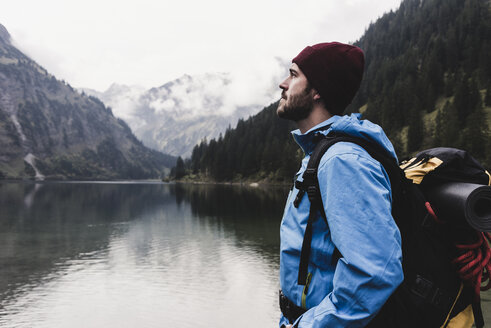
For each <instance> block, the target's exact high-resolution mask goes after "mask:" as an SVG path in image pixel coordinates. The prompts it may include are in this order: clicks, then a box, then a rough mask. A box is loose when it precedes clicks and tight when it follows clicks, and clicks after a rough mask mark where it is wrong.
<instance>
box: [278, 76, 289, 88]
mask: <svg viewBox="0 0 491 328" xmlns="http://www.w3.org/2000/svg"><path fill="white" fill-rule="evenodd" d="M288 79H289V78H288V77H287V78H286V79H284V80H283V82H281V83H280V89H282V90H284V91H286V90H288Z"/></svg>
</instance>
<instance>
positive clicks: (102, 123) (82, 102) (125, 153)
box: [0, 25, 176, 180]
mask: <svg viewBox="0 0 491 328" xmlns="http://www.w3.org/2000/svg"><path fill="white" fill-rule="evenodd" d="M175 160H176V158H175V157H172V156H170V155H165V154H163V153H161V152H158V151H155V150H151V149H149V148H147V147H145V146H144V145H143V144H142V142H140V141H139V140H138V139H137V138H136V137H135V136H134V135H133V133H132V131H131V129H130V128H129V127H128V125H127V124H126V123H125V122H124V121H123V120H121V119H119V118H116V117H115V116H114V115H113V113H112V111H111V109H110V108H108V107H106V106H105V105H104V104H103V103H102V102H101V101H100V100H99V99H97V98H96V97H93V96H89V95H86V94H84V93H81V92H79V91H77V90H74V89H73V88H72V87H71V86H70V85H69V84H67V83H65V82H63V81H60V80H57V79H56V78H55V77H54V76H53V75H51V74H49V73H48V72H47V71H46V70H45V69H44V68H43V67H41V66H40V65H38V64H37V63H36V62H34V61H33V60H32V59H30V58H29V57H27V56H26V55H24V54H23V53H22V52H21V51H19V50H18V49H17V48H16V47H15V46H14V45H13V44H12V42H11V37H10V35H9V33H8V31H7V30H6V28H5V27H4V26H2V25H0V178H7V179H19V178H38V179H43V178H47V179H83V180H86V179H98V180H99V179H158V178H161V177H162V176H163V175H164V174H165V173H167V172H168V170H169V168H170V167H172V166H173V165H174V163H175Z"/></svg>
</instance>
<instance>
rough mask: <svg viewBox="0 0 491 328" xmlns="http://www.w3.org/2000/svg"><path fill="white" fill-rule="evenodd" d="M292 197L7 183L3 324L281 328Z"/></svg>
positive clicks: (211, 189) (0, 228)
mask: <svg viewBox="0 0 491 328" xmlns="http://www.w3.org/2000/svg"><path fill="white" fill-rule="evenodd" d="M285 195H286V191H285V190H284V189H274V190H273V192H271V191H265V190H261V189H249V188H237V187H230V186H184V185H162V184H60V183H44V184H23V183H6V184H0V206H1V208H2V211H1V213H0V325H1V326H2V327H4V326H5V327H88V326H90V327H135V326H143V327H161V326H162V325H163V323H165V324H167V325H172V326H175V327H191V326H192V327H211V326H213V327H229V326H234V327H246V326H249V325H250V323H248V322H246V321H244V320H243V319H242V318H243V317H244V311H246V310H247V312H250V313H251V314H253V315H254V318H255V320H254V322H255V325H259V326H271V325H273V326H274V325H276V319H277V316H278V312H277V308H276V291H277V287H278V283H277V270H278V258H277V254H278V246H279V239H278V238H279V237H278V226H279V219H280V216H281V210H282V207H283V201H284V197H285Z"/></svg>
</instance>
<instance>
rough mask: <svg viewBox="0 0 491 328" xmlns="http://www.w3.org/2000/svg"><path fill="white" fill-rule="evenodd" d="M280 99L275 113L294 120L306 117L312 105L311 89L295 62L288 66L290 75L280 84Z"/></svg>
mask: <svg viewBox="0 0 491 328" xmlns="http://www.w3.org/2000/svg"><path fill="white" fill-rule="evenodd" d="M280 88H281V89H282V90H283V91H282V92H281V99H280V103H279V105H278V109H277V110H276V114H277V115H278V116H279V117H281V118H285V119H287V120H292V121H295V122H298V121H301V120H303V119H305V118H307V117H308V116H309V115H310V113H311V112H312V109H313V106H314V97H313V92H312V91H313V89H312V88H311V87H310V86H309V82H308V81H307V77H306V76H305V75H304V74H303V73H302V71H301V70H300V68H299V67H298V65H297V64H295V63H293V64H292V66H291V67H290V75H289V76H288V77H287V78H286V79H285V80H284V81H283V82H281V84H280Z"/></svg>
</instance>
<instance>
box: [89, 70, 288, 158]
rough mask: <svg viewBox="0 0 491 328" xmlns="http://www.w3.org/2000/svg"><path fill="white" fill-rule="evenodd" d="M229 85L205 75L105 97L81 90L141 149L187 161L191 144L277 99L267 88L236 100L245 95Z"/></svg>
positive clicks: (115, 90) (273, 88)
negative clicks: (108, 110)
mask: <svg viewBox="0 0 491 328" xmlns="http://www.w3.org/2000/svg"><path fill="white" fill-rule="evenodd" d="M279 65H282V66H284V63H279ZM286 71H287V69H285V70H284V71H283V72H286ZM278 79H279V77H278ZM235 82H236V77H234V76H231V75H230V74H228V73H206V74H200V75H195V76H190V75H183V76H182V77H180V78H178V79H176V80H173V81H170V82H168V83H165V84H164V85H162V86H160V87H157V88H152V89H150V90H146V91H144V90H143V89H142V88H140V87H135V86H131V87H130V86H124V85H118V84H113V85H111V86H110V87H109V89H108V90H106V91H105V92H97V91H95V90H90V89H82V90H83V91H84V92H85V93H87V94H90V95H93V96H95V97H98V98H99V99H101V100H102V101H103V102H104V103H105V104H107V105H108V106H110V107H111V108H112V110H113V112H114V114H115V115H116V116H118V117H120V118H122V119H123V120H125V121H126V122H127V123H128V125H129V126H130V127H131V129H132V130H133V131H134V133H135V135H136V136H137V137H138V138H139V139H140V140H141V141H142V142H143V144H145V145H146V146H148V147H150V148H153V149H156V150H159V151H162V152H165V153H168V154H171V155H174V156H182V157H190V156H191V151H192V149H193V147H194V145H196V144H197V143H199V142H200V141H201V140H203V139H207V140H211V139H213V138H218V137H219V135H220V134H221V133H224V132H225V130H226V129H227V128H228V127H230V126H234V125H235V124H236V123H237V121H238V119H240V118H245V117H248V116H250V115H253V114H256V113H257V112H258V111H259V110H261V108H262V107H263V106H262V103H263V101H265V99H267V100H268V101H270V100H272V99H274V98H275V96H276V98H278V97H279V96H278V91H277V90H279V89H278V87H277V85H276V84H275V83H271V85H268V86H267V87H265V88H264V89H261V90H260V92H261V93H262V94H259V95H258V94H254V95H250V97H249V98H248V99H244V100H243V99H239V98H241V97H244V93H245V92H244V90H243V89H242V90H237V89H238V87H237V83H235Z"/></svg>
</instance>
